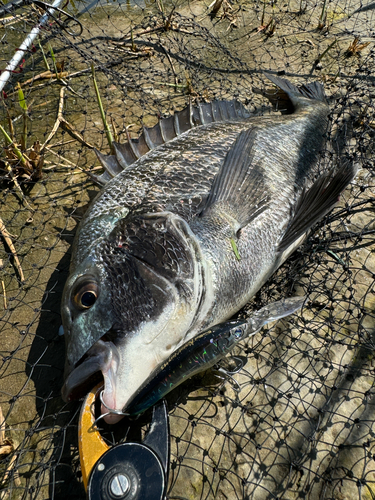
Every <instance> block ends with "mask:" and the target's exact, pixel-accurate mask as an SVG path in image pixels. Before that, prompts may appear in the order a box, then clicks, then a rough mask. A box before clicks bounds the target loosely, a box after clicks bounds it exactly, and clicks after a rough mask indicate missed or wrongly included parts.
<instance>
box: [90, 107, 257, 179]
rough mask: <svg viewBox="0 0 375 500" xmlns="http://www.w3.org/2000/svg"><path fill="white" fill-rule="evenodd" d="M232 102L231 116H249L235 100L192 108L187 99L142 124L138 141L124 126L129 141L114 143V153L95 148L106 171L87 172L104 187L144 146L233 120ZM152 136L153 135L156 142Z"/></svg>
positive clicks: (152, 147)
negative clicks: (172, 110) (178, 107)
mask: <svg viewBox="0 0 375 500" xmlns="http://www.w3.org/2000/svg"><path fill="white" fill-rule="evenodd" d="M232 105H233V111H234V115H235V116H236V117H237V118H239V119H241V120H243V119H246V118H248V117H249V116H251V114H250V113H247V112H246V109H245V108H244V107H243V105H242V104H241V103H240V102H238V101H236V100H234V101H230V102H228V103H227V102H223V103H221V102H220V101H211V102H210V103H198V105H197V106H196V107H194V106H193V105H192V103H191V101H190V102H189V104H188V106H187V107H186V108H184V109H183V110H182V111H179V112H175V113H174V116H173V117H172V116H170V117H168V118H162V119H159V122H158V123H157V124H156V125H155V126H154V127H145V126H143V133H142V134H141V135H140V136H139V139H138V141H137V142H135V141H133V140H132V139H131V137H130V134H129V130H128V128H126V129H125V131H126V136H127V139H128V140H127V142H125V143H123V144H121V143H119V144H116V143H114V144H113V145H114V153H115V154H114V156H112V155H104V154H102V153H100V152H99V151H96V154H97V157H98V159H99V161H100V163H101V164H102V166H103V167H104V169H105V172H104V174H102V175H100V176H96V175H92V174H90V177H91V178H92V179H93V180H94V181H95V182H96V183H97V184H99V185H100V186H104V185H105V184H106V183H107V182H108V181H109V180H110V179H111V178H113V177H115V176H116V175H117V173H119V172H120V171H121V170H125V169H127V168H128V167H129V166H130V165H131V164H132V163H134V162H135V161H136V160H138V159H139V158H141V157H142V156H143V154H145V152H146V151H145V149H146V148H148V149H149V150H152V149H155V148H156V147H158V146H160V145H161V144H165V143H166V142H169V141H170V140H171V139H172V138H174V137H177V136H178V135H181V133H182V132H186V131H187V130H190V129H192V128H195V127H197V126H202V125H207V124H209V123H213V122H218V121H230V120H231V119H233V118H231V109H232V108H230V109H229V107H230V106H232ZM222 106H223V109H222ZM186 113H187V114H186ZM198 115H199V119H198ZM210 115H211V116H210ZM215 115H216V116H215ZM227 115H228V116H227ZM150 131H151V133H150ZM151 136H153V137H154V138H155V140H156V142H155V141H154V140H153V139H152V138H151ZM138 144H139V146H138ZM115 163H116V164H115Z"/></svg>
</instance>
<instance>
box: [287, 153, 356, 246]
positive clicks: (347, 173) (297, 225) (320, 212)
mask: <svg viewBox="0 0 375 500" xmlns="http://www.w3.org/2000/svg"><path fill="white" fill-rule="evenodd" d="M356 171H357V170H356V167H355V166H354V165H353V163H352V162H350V161H347V162H345V163H344V165H342V166H341V167H340V169H339V170H338V171H337V173H336V174H335V175H333V176H332V175H330V174H327V175H324V176H321V177H319V178H318V179H317V180H316V181H315V182H314V184H313V185H312V186H311V187H310V188H309V189H308V190H307V191H304V192H303V193H302V194H301V197H300V199H299V201H298V203H297V205H296V208H295V213H294V216H293V218H292V220H291V222H290V224H289V226H288V228H287V230H286V232H285V234H284V236H283V238H282V240H281V241H280V243H279V246H278V251H279V252H280V253H282V252H284V251H286V250H287V249H288V248H289V247H290V246H291V245H293V244H294V243H295V242H296V241H297V240H298V239H299V238H301V237H302V236H303V235H304V234H305V233H306V232H307V231H308V230H309V229H310V228H311V227H312V226H313V225H314V224H315V223H316V222H318V221H319V220H320V219H322V218H323V217H324V216H325V215H326V214H327V213H328V212H330V211H331V210H332V208H333V207H334V206H335V205H336V203H337V202H338V201H339V197H340V194H341V193H342V192H343V191H344V189H345V188H346V187H347V186H348V184H350V182H351V181H352V180H353V178H354V177H355V174H356Z"/></svg>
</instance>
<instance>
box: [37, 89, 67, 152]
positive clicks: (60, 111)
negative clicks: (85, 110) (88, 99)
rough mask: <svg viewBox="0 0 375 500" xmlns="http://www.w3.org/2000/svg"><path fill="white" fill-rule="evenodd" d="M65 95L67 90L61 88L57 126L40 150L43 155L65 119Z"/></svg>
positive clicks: (54, 126) (55, 125)
mask: <svg viewBox="0 0 375 500" xmlns="http://www.w3.org/2000/svg"><path fill="white" fill-rule="evenodd" d="M64 95H65V89H64V87H61V89H60V99H59V107H58V109H57V119H56V121H55V124H54V125H53V127H52V130H51V132H50V134H49V136H48V137H47V139H46V140H45V142H44V144H43V146H42V147H41V148H40V152H41V154H42V153H43V151H44V149H45V147H46V146H47V144H48V143H49V141H50V140H51V139H52V137H53V136H54V135H55V134H56V132H57V130H58V128H59V126H60V123H61V120H63V119H64V117H63V115H62V113H63V107H64Z"/></svg>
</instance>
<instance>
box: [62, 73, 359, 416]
mask: <svg viewBox="0 0 375 500" xmlns="http://www.w3.org/2000/svg"><path fill="white" fill-rule="evenodd" d="M269 78H270V80H271V81H272V82H273V83H274V84H276V85H277V86H278V87H279V89H278V90H275V91H274V92H273V93H272V92H268V97H269V99H270V100H271V101H272V102H274V103H275V102H276V101H277V100H278V99H279V98H281V99H282V100H283V102H284V103H285V104H286V110H287V111H288V112H289V114H283V115H278V114H269V115H267V116H250V115H249V114H248V113H247V112H246V110H245V109H244V108H243V107H242V106H241V105H240V104H239V103H236V102H220V101H217V102H213V103H211V104H200V105H199V106H198V107H196V108H195V107H191V106H189V107H188V108H186V109H185V110H183V111H181V112H180V113H176V114H175V115H174V117H170V118H168V119H163V120H161V121H160V122H159V124H158V125H156V126H155V127H154V128H153V129H146V130H145V131H144V132H143V134H142V135H141V136H140V138H139V139H138V140H131V141H130V142H128V143H127V144H125V145H121V144H115V155H114V156H104V155H101V154H100V153H98V157H99V159H100V160H101V162H102V164H103V166H104V167H105V169H106V172H105V173H104V174H103V176H101V177H100V178H99V181H100V182H101V183H102V184H105V185H104V187H103V189H102V191H101V192H100V193H99V195H98V196H97V197H96V199H95V200H94V201H93V202H92V204H91V206H90V208H89V210H88V211H87V213H86V214H85V216H84V218H83V220H82V221H81V224H80V227H79V230H78V233H77V236H76V239H75V243H74V248H73V256H72V262H71V268H70V275H69V278H68V280H67V283H66V286H65V290H64V295H63V301H62V319H63V328H64V332H65V338H66V351H67V352H66V367H65V377H66V380H65V384H64V387H63V397H64V399H65V400H69V399H74V398H77V397H80V396H82V395H83V394H85V392H87V391H88V390H89V389H91V386H92V384H93V375H94V374H97V372H101V373H102V375H103V377H104V392H103V394H102V401H103V405H102V411H103V413H104V412H107V411H108V410H107V409H108V408H109V409H112V410H114V411H121V410H123V411H125V412H126V407H127V405H128V403H129V402H130V401H131V399H133V398H134V397H135V395H136V394H137V392H138V391H139V390H140V388H141V387H142V385H143V384H144V383H145V381H146V380H147V378H148V377H149V375H150V374H151V373H152V372H157V370H158V367H161V366H162V364H163V363H164V364H165V362H166V360H167V359H168V358H169V357H170V356H171V355H172V354H173V353H174V352H175V351H176V350H177V349H180V348H181V346H183V344H184V343H186V342H188V341H189V340H191V339H193V338H194V337H195V336H197V335H198V334H199V333H200V332H202V331H204V330H206V329H208V328H210V327H211V326H212V325H216V324H218V323H221V322H223V321H225V320H227V319H228V318H230V317H231V316H232V315H233V314H234V313H236V312H237V311H238V310H239V309H240V308H241V307H242V306H244V304H245V303H246V302H247V301H248V300H249V299H250V298H251V297H252V296H253V295H254V294H255V293H256V292H257V290H259V288H260V287H261V286H262V284H263V283H264V282H265V281H266V280H267V279H268V278H269V277H270V276H271V274H272V273H273V272H274V271H275V270H276V269H277V267H278V266H279V265H280V264H281V263H282V262H283V261H284V260H285V259H286V258H287V256H288V255H289V254H290V253H291V252H292V251H293V250H294V248H296V246H297V245H298V244H299V243H300V242H301V241H302V239H303V237H304V235H305V234H306V231H307V230H308V229H309V228H310V227H311V226H312V225H313V224H314V223H315V222H316V221H317V220H319V219H320V218H321V217H323V216H324V215H325V214H326V213H327V212H328V211H329V210H331V208H332V207H333V206H334V205H335V203H336V202H337V200H338V198H339V195H340V193H341V192H342V191H343V189H345V187H346V186H347V184H348V183H349V182H350V181H351V180H352V178H353V177H354V175H355V170H354V168H353V166H352V164H350V163H348V162H347V163H345V164H343V165H341V166H339V168H338V169H337V170H336V172H335V173H332V166H330V165H327V163H325V162H321V161H319V160H320V152H321V151H322V150H323V148H325V147H326V146H325V134H326V131H327V126H328V113H329V106H328V104H327V102H326V100H325V97H324V91H323V87H322V86H321V84H319V83H316V82H315V83H311V84H308V85H303V86H301V87H298V88H297V87H296V86H294V85H293V84H291V83H290V82H288V81H287V80H284V79H281V78H276V77H269ZM137 158H138V159H137ZM107 181H108V182H107ZM106 420H107V421H108V422H115V421H117V420H118V416H117V415H115V414H113V415H108V416H107V417H106Z"/></svg>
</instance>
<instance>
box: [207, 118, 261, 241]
mask: <svg viewBox="0 0 375 500" xmlns="http://www.w3.org/2000/svg"><path fill="white" fill-rule="evenodd" d="M256 136H257V128H256V127H252V128H250V129H248V130H245V131H243V132H241V133H240V134H239V135H238V137H237V139H236V141H235V142H234V144H233V145H232V147H231V148H230V150H229V151H228V153H227V156H226V157H225V159H224V163H223V165H222V166H221V169H220V170H219V172H218V174H217V175H216V177H215V178H214V181H213V184H212V187H211V191H210V193H209V195H208V198H207V201H206V203H205V205H204V207H203V209H202V211H201V212H200V214H199V216H200V217H205V216H208V215H209V216H210V217H212V216H213V215H215V214H217V215H219V216H220V215H221V214H227V215H228V216H229V217H230V218H231V219H232V220H233V223H234V224H235V226H236V227H235V228H234V232H235V233H236V232H237V231H238V230H239V229H241V228H243V227H244V226H246V225H247V224H249V223H250V222H251V221H252V220H254V219H255V218H256V217H257V216H258V215H260V214H261V213H262V212H263V211H264V210H266V209H267V208H268V203H269V200H270V195H269V193H268V191H267V188H266V184H265V182H264V174H263V171H262V169H261V167H260V165H258V164H257V163H255V162H254V155H253V153H252V150H253V146H254V143H255V140H256Z"/></svg>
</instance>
